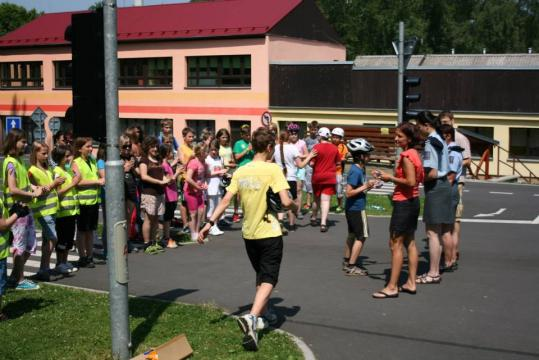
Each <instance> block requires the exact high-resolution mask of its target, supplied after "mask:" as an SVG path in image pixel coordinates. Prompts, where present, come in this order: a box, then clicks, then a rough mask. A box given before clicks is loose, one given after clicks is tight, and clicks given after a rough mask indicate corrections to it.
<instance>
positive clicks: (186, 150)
mask: <svg viewBox="0 0 539 360" xmlns="http://www.w3.org/2000/svg"><path fill="white" fill-rule="evenodd" d="M180 155H181V157H182V158H181V159H180V160H181V162H182V164H184V165H186V164H187V162H188V161H189V158H191V157H193V156H194V155H195V153H194V152H193V149H192V148H190V147H189V146H187V145H185V144H181V146H180Z"/></svg>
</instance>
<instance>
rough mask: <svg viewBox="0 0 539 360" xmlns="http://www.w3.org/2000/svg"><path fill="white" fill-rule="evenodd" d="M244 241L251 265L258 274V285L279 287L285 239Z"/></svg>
mask: <svg viewBox="0 0 539 360" xmlns="http://www.w3.org/2000/svg"><path fill="white" fill-rule="evenodd" d="M243 240H244V242H245V250H247V255H248V256H249V260H250V261H251V265H252V266H253V269H255V272H256V285H257V286H258V285H260V284H262V283H269V284H271V285H273V286H275V285H277V281H278V280H279V270H280V269H281V260H282V258H283V237H282V236H277V237H272V238H266V239H257V240H247V239H243Z"/></svg>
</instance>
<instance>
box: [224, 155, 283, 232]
mask: <svg viewBox="0 0 539 360" xmlns="http://www.w3.org/2000/svg"><path fill="white" fill-rule="evenodd" d="M270 187H271V189H272V190H273V192H275V193H278V192H279V191H281V190H285V189H289V188H290V187H289V186H288V182H287V181H286V178H285V177H284V175H283V170H282V169H281V167H280V166H279V165H277V164H272V163H267V162H264V161H251V162H250V163H248V164H246V165H244V166H242V167H240V168H238V169H237V170H236V172H234V175H232V180H231V182H230V186H229V187H227V189H226V190H227V191H228V192H231V193H232V194H236V193H238V192H239V194H240V198H241V208H242V210H243V228H242V233H243V238H244V239H246V240H257V239H266V238H271V237H276V236H282V233H281V226H280V224H279V221H278V220H277V219H276V218H275V216H273V214H271V213H269V214H268V220H266V219H265V215H266V210H267V205H266V192H267V191H268V188H270Z"/></svg>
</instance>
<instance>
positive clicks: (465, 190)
mask: <svg viewBox="0 0 539 360" xmlns="http://www.w3.org/2000/svg"><path fill="white" fill-rule="evenodd" d="M462 191H464V192H470V190H462Z"/></svg>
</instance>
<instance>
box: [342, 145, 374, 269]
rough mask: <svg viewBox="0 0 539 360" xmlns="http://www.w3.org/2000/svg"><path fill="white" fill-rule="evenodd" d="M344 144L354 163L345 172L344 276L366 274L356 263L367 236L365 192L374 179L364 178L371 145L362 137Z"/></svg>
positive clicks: (371, 149)
mask: <svg viewBox="0 0 539 360" xmlns="http://www.w3.org/2000/svg"><path fill="white" fill-rule="evenodd" d="M346 147H347V148H348V151H349V152H350V154H351V155H352V158H353V161H354V163H353V164H352V166H351V167H350V171H349V172H348V178H347V183H346V189H345V195H346V207H345V213H346V222H347V223H348V237H347V238H346V243H345V247H344V262H343V270H344V271H345V275H347V276H358V275H363V276H364V275H367V271H366V270H364V269H362V268H361V267H359V266H357V265H356V262H357V259H358V258H359V255H360V254H361V250H362V248H363V243H364V242H365V240H366V239H367V238H368V237H369V227H368V225H367V213H366V211H365V208H366V206H367V194H366V192H367V191H369V190H370V189H372V188H373V186H374V185H375V183H376V181H375V180H374V179H371V180H368V181H367V176H366V173H365V164H366V163H367V162H368V161H369V153H370V152H371V151H373V150H374V147H373V146H372V145H371V144H369V142H368V141H367V140H365V139H361V138H358V139H353V140H350V141H349V142H348V143H347V144H346Z"/></svg>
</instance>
